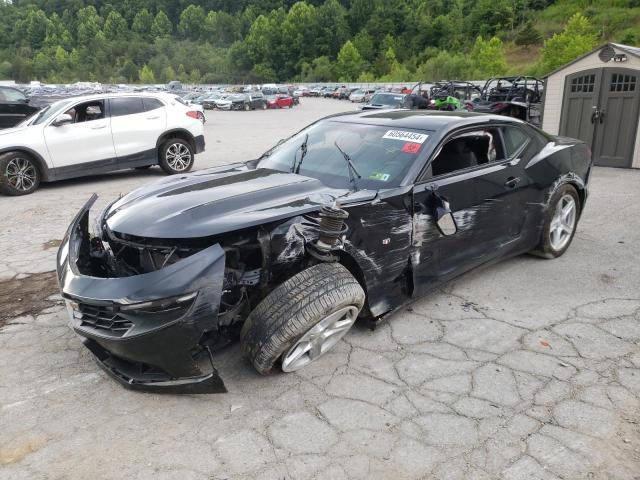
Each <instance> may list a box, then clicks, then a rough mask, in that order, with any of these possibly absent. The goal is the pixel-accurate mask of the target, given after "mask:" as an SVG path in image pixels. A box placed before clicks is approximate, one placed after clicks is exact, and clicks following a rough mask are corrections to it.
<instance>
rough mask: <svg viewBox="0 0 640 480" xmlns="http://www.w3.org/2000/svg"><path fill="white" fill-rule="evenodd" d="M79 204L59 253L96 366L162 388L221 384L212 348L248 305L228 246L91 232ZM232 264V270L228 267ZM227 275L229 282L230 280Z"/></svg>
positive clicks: (197, 389)
mask: <svg viewBox="0 0 640 480" xmlns="http://www.w3.org/2000/svg"><path fill="white" fill-rule="evenodd" d="M96 198H97V197H96V196H95V195H94V196H92V197H91V199H90V200H89V201H88V202H87V203H86V204H85V205H84V206H83V207H82V209H81V210H80V211H79V212H78V214H77V215H76V217H75V218H74V221H73V223H72V224H71V225H70V227H69V230H68V231H67V235H66V236H65V238H64V240H63V242H62V245H61V246H60V250H59V252H58V258H57V273H58V281H59V283H60V288H61V290H62V296H63V297H64V299H65V301H66V303H67V307H68V310H69V314H70V317H71V326H72V328H73V330H74V331H75V332H76V333H77V334H78V335H80V336H81V337H82V338H83V342H84V344H85V346H86V347H87V348H88V349H89V350H90V351H91V352H92V353H93V354H94V356H95V358H96V360H97V361H98V363H99V365H100V366H101V367H102V368H103V369H104V370H105V371H106V372H107V373H109V374H110V375H111V376H112V377H114V378H115V379H116V380H118V381H119V382H120V383H121V384H123V385H125V386H126V387H129V388H132V389H137V390H144V391H154V392H169V393H218V392H225V391H226V389H225V387H224V383H223V382H222V380H221V379H220V377H219V376H218V373H217V371H216V369H215V367H214V365H213V361H212V351H213V350H215V349H216V348H217V347H219V345H220V344H226V343H228V342H227V341H226V339H225V338H224V329H225V328H227V327H228V328H230V327H231V326H232V325H233V323H234V322H233V320H234V319H235V317H237V316H238V315H239V314H240V310H241V309H242V308H245V306H246V304H247V302H246V301H245V298H244V290H243V288H242V286H241V285H240V283H242V282H243V281H244V282H247V283H249V284H251V283H252V282H254V281H255V282H257V279H256V272H249V273H248V276H247V274H245V273H244V272H243V273H242V274H240V277H239V278H237V279H235V278H231V277H233V276H234V275H237V274H236V273H234V272H233V271H230V270H229V269H227V270H225V257H226V253H225V249H224V248H223V247H222V246H221V245H220V244H218V243H214V244H210V246H187V247H184V246H178V245H160V244H158V245H143V244H141V243H136V239H128V238H122V236H118V235H117V234H115V233H113V232H110V231H108V228H107V229H104V230H103V231H101V232H99V234H98V235H97V236H93V237H92V236H91V235H90V233H89V210H90V208H91V207H92V205H93V204H94V202H95V200H96ZM231 270H233V269H231ZM229 282H231V283H233V285H234V287H235V288H229V287H228V286H227V284H228V283H229Z"/></svg>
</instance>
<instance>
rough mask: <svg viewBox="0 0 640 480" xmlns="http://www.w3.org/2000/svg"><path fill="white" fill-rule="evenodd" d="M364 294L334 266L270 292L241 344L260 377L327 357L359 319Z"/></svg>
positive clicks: (319, 268)
mask: <svg viewBox="0 0 640 480" xmlns="http://www.w3.org/2000/svg"><path fill="white" fill-rule="evenodd" d="M364 300H365V293H364V290H363V289H362V287H361V286H360V284H359V283H358V281H357V280H356V279H355V278H354V277H353V275H351V273H349V271H348V270H347V269H346V268H344V267H343V266H342V265H340V264H338V263H321V264H319V265H315V266H313V267H310V268H308V269H306V270H303V271H302V272H300V273H298V274H297V275H294V276H293V277H291V278H290V279H289V280H287V281H286V282H284V283H283V284H282V285H280V286H278V287H277V288H275V289H274V290H273V291H272V292H271V293H270V294H269V295H267V296H266V297H265V298H264V299H263V300H262V301H261V302H260V303H259V304H258V306H257V307H256V308H255V309H254V310H253V311H252V312H251V314H250V315H249V317H248V318H247V320H246V321H245V323H244V325H243V327H242V332H241V334H240V341H241V343H242V348H243V350H244V353H245V355H246V356H247V357H248V358H249V360H250V361H251V362H252V363H253V366H254V367H255V368H256V370H257V371H258V372H260V373H261V374H263V375H266V374H268V373H270V372H271V371H272V369H273V367H274V366H275V365H279V366H280V367H281V368H282V370H283V371H285V372H293V371H296V370H299V369H300V368H302V367H305V366H306V365H308V364H310V363H312V362H313V361H315V360H317V359H318V358H320V357H321V356H322V355H324V354H325V353H327V352H328V351H329V350H330V349H331V348H332V347H334V346H335V345H336V344H337V343H338V341H339V340H340V339H341V338H342V337H343V336H344V335H345V334H346V333H347V332H348V331H349V329H350V328H351V327H352V326H353V324H354V323H355V321H356V318H357V317H358V313H359V312H360V310H361V309H362V307H363V305H364Z"/></svg>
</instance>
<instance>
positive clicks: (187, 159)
mask: <svg viewBox="0 0 640 480" xmlns="http://www.w3.org/2000/svg"><path fill="white" fill-rule="evenodd" d="M193 160H194V157H193V148H192V147H191V145H190V144H189V142H187V141H186V140H183V139H181V138H170V139H168V140H167V141H166V142H164V143H163V144H162V147H160V158H159V159H158V161H159V163H160V167H162V169H163V170H164V171H165V172H166V173H167V174H169V175H175V174H178V173H186V172H188V171H189V170H191V167H193Z"/></svg>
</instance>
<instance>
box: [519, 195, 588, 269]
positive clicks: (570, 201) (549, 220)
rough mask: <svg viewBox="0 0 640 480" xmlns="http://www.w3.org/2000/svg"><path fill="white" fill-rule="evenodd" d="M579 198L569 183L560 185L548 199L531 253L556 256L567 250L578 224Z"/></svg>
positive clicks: (545, 256) (550, 256)
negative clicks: (540, 234)
mask: <svg viewBox="0 0 640 480" xmlns="http://www.w3.org/2000/svg"><path fill="white" fill-rule="evenodd" d="M579 217H580V199H579V197H578V192H577V191H576V189H575V188H574V187H573V186H571V185H563V186H561V187H560V188H559V189H558V190H557V191H556V192H554V194H553V195H552V196H551V199H550V200H549V208H548V210H547V213H546V215H545V220H544V224H543V227H542V237H541V239H540V243H539V245H538V247H537V248H536V249H535V250H534V251H533V252H531V253H533V254H535V255H538V256H541V257H544V258H557V257H559V256H560V255H562V254H563V253H564V252H566V251H567V249H568V248H569V245H571V241H572V240H573V236H574V235H575V233H576V227H577V226H578V218H579Z"/></svg>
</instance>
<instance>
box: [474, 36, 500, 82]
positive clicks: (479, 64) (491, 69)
mask: <svg viewBox="0 0 640 480" xmlns="http://www.w3.org/2000/svg"><path fill="white" fill-rule="evenodd" d="M469 64H470V65H472V67H473V76H474V78H475V79H485V78H488V77H492V76H496V75H503V74H504V73H505V72H506V71H507V61H506V59H505V56H504V45H503V44H502V41H501V40H500V39H499V38H498V37H492V38H491V39H489V40H486V41H485V40H483V39H482V37H478V38H476V43H475V44H474V45H473V49H472V50H471V55H470V58H469Z"/></svg>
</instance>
